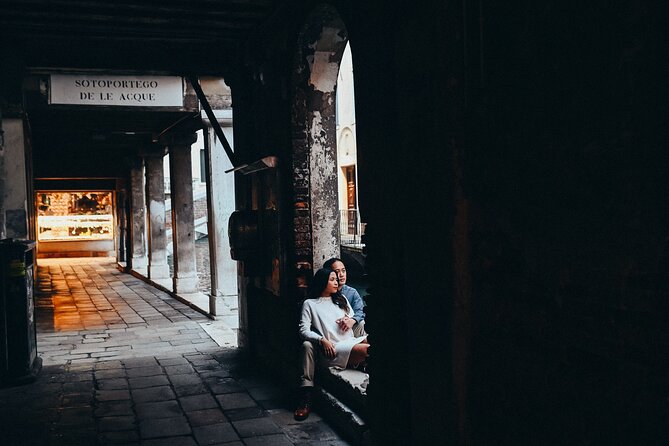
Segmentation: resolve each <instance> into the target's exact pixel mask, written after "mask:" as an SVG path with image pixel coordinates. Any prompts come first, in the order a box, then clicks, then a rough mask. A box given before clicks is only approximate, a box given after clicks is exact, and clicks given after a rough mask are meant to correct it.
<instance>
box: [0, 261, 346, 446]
mask: <svg viewBox="0 0 669 446" xmlns="http://www.w3.org/2000/svg"><path fill="white" fill-rule="evenodd" d="M36 287H37V288H38V289H37V290H36V291H37V294H36V300H37V305H36V320H37V327H38V336H37V337H38V342H37V349H38V352H39V354H40V356H41V357H42V359H43V361H44V367H43V369H42V371H41V372H40V374H39V375H38V377H37V380H36V381H35V382H33V383H30V384H27V385H23V386H16V387H7V388H1V389H0V444H2V445H3V446H14V445H17V446H18V445H27V446H32V445H35V446H37V445H39V446H43V445H67V446H78V445H82V446H84V445H85V446H91V445H139V446H149V445H160V446H170V445H189V446H190V445H193V446H202V445H214V444H225V445H228V446H231V445H247V446H248V445H298V444H299V445H307V444H312V442H313V444H333V445H346V444H348V443H346V442H345V441H344V440H343V439H341V438H340V437H339V436H338V435H337V433H336V432H334V431H333V430H332V429H331V428H330V427H329V426H328V425H327V424H326V423H325V422H323V421H322V419H321V418H320V417H318V415H317V414H313V415H312V416H311V417H310V418H309V419H308V420H306V421H304V422H302V423H297V422H295V421H294V420H293V419H292V412H291V410H292V408H291V407H290V404H291V403H290V398H289V395H288V389H286V388H284V387H283V386H282V385H281V384H280V383H277V382H274V381H272V378H271V377H268V376H264V375H262V374H261V373H260V372H259V371H258V370H257V369H256V368H255V367H254V366H253V364H251V363H249V362H248V361H247V360H246V359H245V358H244V355H243V352H242V351H241V350H239V349H236V348H225V347H221V346H219V345H218V344H217V343H216V342H214V340H212V338H211V337H210V336H209V334H208V332H207V331H206V330H205V329H204V328H203V325H206V324H207V323H208V322H209V320H208V319H207V318H206V317H205V316H203V315H202V314H200V313H198V312H196V311H193V310H192V309H191V308H189V307H187V306H186V305H184V304H182V303H180V302H178V301H176V300H174V299H171V298H170V296H169V295H167V294H166V293H163V292H161V291H159V290H157V289H155V288H152V287H151V286H150V285H148V284H146V283H144V282H143V281H141V280H139V279H136V278H134V277H133V276H130V275H128V274H123V273H121V272H119V271H118V270H117V269H116V265H115V263H114V262H112V261H111V260H100V259H57V261H56V260H54V259H49V261H40V262H39V268H38V274H37V281H36ZM98 316H100V317H98ZM165 343H167V346H165V345H164V344H165ZM268 407H271V409H267V408H268Z"/></svg>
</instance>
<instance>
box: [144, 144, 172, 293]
mask: <svg viewBox="0 0 669 446" xmlns="http://www.w3.org/2000/svg"><path fill="white" fill-rule="evenodd" d="M144 155H145V156H144V162H145V166H146V202H147V209H148V211H149V218H148V223H149V230H148V234H149V240H148V241H149V243H148V246H149V279H151V280H153V281H154V282H156V283H158V284H160V285H163V286H165V287H167V288H171V286H172V283H171V280H170V268H169V266H168V265H167V237H166V235H165V176H164V175H165V174H164V172H163V157H164V156H165V150H164V149H163V148H162V147H161V148H157V149H156V150H153V151H148V152H147V153H145V154H144Z"/></svg>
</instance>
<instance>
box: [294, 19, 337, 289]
mask: <svg viewBox="0 0 669 446" xmlns="http://www.w3.org/2000/svg"><path fill="white" fill-rule="evenodd" d="M301 42H302V43H301V47H300V48H298V58H297V60H298V64H297V66H296V67H295V70H294V73H293V77H294V79H293V82H294V85H295V92H294V95H295V96H294V100H293V135H294V136H293V151H294V156H293V187H294V190H295V217H294V224H295V238H296V240H295V246H296V259H295V260H296V264H295V266H296V270H297V271H298V286H300V284H301V285H303V284H304V282H305V280H306V279H307V277H308V276H310V271H311V270H313V269H317V268H320V267H321V266H322V264H323V262H324V261H325V260H327V259H328V258H330V257H334V256H339V212H338V209H339V204H338V183H337V149H336V146H337V143H336V130H337V129H336V101H335V98H336V85H337V76H338V74H339V64H340V62H341V58H342V54H343V52H344V49H345V47H346V42H347V32H346V29H345V27H344V24H343V22H342V21H341V19H340V18H339V16H338V15H337V14H336V12H334V11H333V10H331V9H328V8H325V9H324V10H322V11H320V12H319V14H317V15H316V16H314V17H312V18H311V19H310V21H309V22H308V23H307V26H306V28H305V29H304V31H303V33H302V36H301ZM300 271H301V272H302V273H300ZM300 274H302V276H300Z"/></svg>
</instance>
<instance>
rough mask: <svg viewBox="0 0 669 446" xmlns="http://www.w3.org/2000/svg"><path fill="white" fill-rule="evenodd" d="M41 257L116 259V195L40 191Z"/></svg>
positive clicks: (37, 212)
mask: <svg viewBox="0 0 669 446" xmlns="http://www.w3.org/2000/svg"><path fill="white" fill-rule="evenodd" d="M35 195H36V200H35V205H36V208H37V209H36V214H37V242H38V255H39V256H40V257H54V256H100V255H110V256H113V255H114V237H115V233H114V229H115V223H114V222H115V218H114V204H113V198H114V192H113V191H37V192H36V194H35Z"/></svg>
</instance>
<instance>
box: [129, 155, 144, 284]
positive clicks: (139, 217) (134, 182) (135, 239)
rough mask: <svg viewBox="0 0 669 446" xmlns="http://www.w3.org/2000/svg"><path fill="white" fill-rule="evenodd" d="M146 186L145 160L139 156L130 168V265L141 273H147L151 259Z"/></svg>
mask: <svg viewBox="0 0 669 446" xmlns="http://www.w3.org/2000/svg"><path fill="white" fill-rule="evenodd" d="M144 192H145V188H144V160H143V159H141V158H138V159H136V160H135V162H134V164H133V166H132V167H131V168H130V225H131V232H130V240H131V243H132V251H131V255H130V256H129V257H130V262H129V266H130V268H131V269H133V270H135V271H137V272H138V273H140V274H143V275H146V274H147V266H148V264H149V259H148V257H147V255H146V254H147V252H146V251H147V250H146V248H147V246H146V200H145V193H144Z"/></svg>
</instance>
